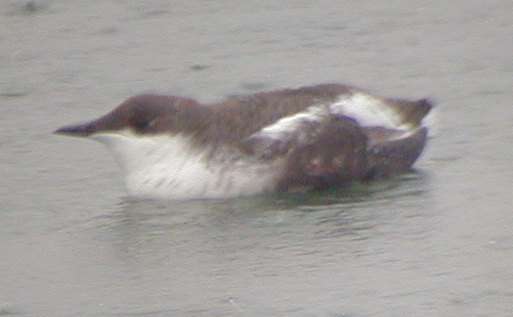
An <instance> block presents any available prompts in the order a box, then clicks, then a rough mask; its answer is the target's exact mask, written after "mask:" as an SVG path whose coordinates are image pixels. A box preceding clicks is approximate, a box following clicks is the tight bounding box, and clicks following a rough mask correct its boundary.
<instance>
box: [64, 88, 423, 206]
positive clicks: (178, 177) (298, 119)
mask: <svg viewBox="0 0 513 317" xmlns="http://www.w3.org/2000/svg"><path fill="white" fill-rule="evenodd" d="M432 108H433V103H432V102H431V101H430V100H429V99H427V98H423V99H416V100H409V99H402V98H388V97H381V96H377V95H374V94H371V93H369V92H367V91H366V90H363V89H360V88H357V87H354V86H350V85H345V84H339V83H327V84H318V85H310V86H302V87H298V88H287V89H276V90H272V91H263V92H257V93H253V94H248V95H233V96H229V97H226V98H225V99H223V100H220V101H216V102H211V103H200V102H199V101H197V100H195V99H192V98H188V97H181V96H173V95H162V94H140V95H136V96H132V97H129V98H128V99H126V100H125V101H123V102H122V103H121V104H120V105H118V106H117V107H116V108H114V109H113V110H112V111H111V112H109V113H107V114H105V115H104V116H101V117H99V118H98V119H95V120H92V121H88V122H85V123H78V124H72V125H67V126H63V127H61V128H59V129H57V130H56V131H55V133H57V134H61V135H68V136H74V137H83V138H88V139H92V140H95V141H99V142H101V143H103V144H105V145H106V146H107V148H109V149H110V150H111V151H112V153H113V155H114V158H115V160H116V161H117V162H118V163H119V165H120V167H121V170H122V171H123V174H124V179H125V185H126V189H127V192H128V195H129V196H132V197H136V198H155V199H178V200H182V199H224V198H233V197H239V196H249V195H258V194H265V193H276V192H294V193H298V192H299V193H304V192H308V191H312V190H324V189H327V188H335V187H347V186H350V185H351V184H353V183H355V182H359V183H365V182H370V181H372V180H376V179H382V178H388V177H392V176H394V175H398V174H401V173H404V172H407V171H409V170H411V169H412V165H413V164H414V163H415V161H416V160H417V159H418V158H419V156H420V155H421V153H422V152H423V150H424V148H425V146H426V143H427V140H428V139H429V135H430V131H429V129H430V124H431V123H430V121H431V120H429V119H428V118H429V117H430V116H429V115H428V114H430V113H432V112H433V111H431V110H432Z"/></svg>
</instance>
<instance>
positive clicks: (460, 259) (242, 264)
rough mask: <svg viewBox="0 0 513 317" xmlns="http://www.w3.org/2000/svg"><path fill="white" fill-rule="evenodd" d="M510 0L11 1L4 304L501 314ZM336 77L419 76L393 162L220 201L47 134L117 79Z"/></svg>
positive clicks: (244, 81)
mask: <svg viewBox="0 0 513 317" xmlns="http://www.w3.org/2000/svg"><path fill="white" fill-rule="evenodd" d="M512 12H513V3H512V2H511V1H509V0H503V1H499V0H497V1H493V0H491V1H487V2H486V3H484V2H482V1H463V0H460V1H452V2H450V3H449V2H445V1H422V0H413V1H398V0H397V1H387V2H386V3H385V2H383V1H359V2H355V1H317V2H312V1H287V2H282V1H281V2H277V1H263V2H262V1H230V0H223V1H175V2H173V3H170V2H168V1H157V0H155V1H145V2H130V1H101V2H95V3H94V4H91V3H90V2H86V1H62V0H53V1H52V0H48V1H44V0H41V1H37V0H36V1H22V0H18V1H2V2H1V3H0V48H1V49H0V104H1V106H0V107H1V108H0V109H1V116H0V173H1V174H0V176H1V177H0V179H1V183H0V185H1V186H0V207H1V208H0V281H1V284H0V315H2V316H329V317H334V316H337V317H342V316H343V317H367V316H511V315H512V314H513V287H512V285H513V270H512V267H513V229H512V224H513V208H512V207H511V193H512V181H511V180H512V179H513V171H512V168H511V167H512V163H511V162H512V158H513V150H512V148H511V144H513V129H512V126H513V125H512V123H511V122H513V107H512V101H511V100H513V90H512V89H511V87H513V60H512V57H511V56H512V55H511V52H513V41H512V37H511V35H512V34H513V13H512ZM329 81H339V82H346V83H351V84H354V85H357V86H360V87H364V88H369V89H370V90H372V91H374V92H377V93H379V94H383V95H389V96H403V97H415V98H418V97H425V96H430V97H432V98H434V100H435V101H436V102H437V105H438V110H439V119H440V123H439V127H438V137H437V138H436V139H434V140H433V141H432V142H431V144H430V146H429V148H428V149H427V151H426V153H425V155H424V156H423V157H422V158H421V160H420V161H419V162H418V164H417V165H416V166H417V171H416V172H415V173H412V174H408V175H405V176H403V177H400V178H397V179H394V180H390V181H385V182H379V183H375V184H373V185H371V186H369V187H359V188H354V189H352V190H350V191H331V192H325V193H312V194H309V195H304V196H301V195H299V196H298V195H277V196H272V197H253V198H244V199H234V200H226V201H215V202H212V201H195V202H180V203H177V202H148V201H131V200H130V199H129V198H127V197H126V196H125V193H124V189H123V185H122V182H121V177H120V173H119V171H118V168H117V166H116V165H115V163H114V161H113V159H112V158H111V156H110V155H109V154H108V153H107V151H106V149H104V148H103V147H102V146H100V145H98V144H95V143H93V142H89V141H83V140H77V139H72V138H64V137H60V136H55V135H53V134H51V132H52V131H53V130H54V129H55V128H57V127H59V126H61V125H63V124H69V123H72V122H76V121H80V120H83V119H91V118H94V117H96V116H98V115H100V114H103V113H105V112H107V111H108V110H110V109H112V108H113V107H114V106H115V105H117V104H118V103H119V102H121V101H122V100H123V99H124V98H126V97H128V96H130V95H132V94H135V93H140V92H145V91H158V92H164V93H172V94H180V95H188V96H192V97H195V98H198V99H200V100H204V101H205V100H213V99H217V98H220V97H222V96H225V95H229V94H233V93H250V92H254V91H258V90H267V89H274V88H278V87H286V86H289V87H293V86H299V85H304V84H310V83H320V82H329Z"/></svg>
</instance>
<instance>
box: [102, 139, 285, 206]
mask: <svg viewBox="0 0 513 317" xmlns="http://www.w3.org/2000/svg"><path fill="white" fill-rule="evenodd" d="M93 138H94V139H96V140H98V141H100V142H102V143H104V144H106V145H107V146H108V147H109V148H110V149H112V150H113V152H114V156H115V157H116V159H117V161H118V162H119V164H120V165H121V167H122V168H123V170H124V172H125V183H126V188H127V190H128V193H129V194H130V195H131V196H135V197H140V198H158V199H203V198H228V197H237V196H245V195H255V194H259V193H263V192H267V191H272V190H273V189H274V184H275V178H276V176H277V175H276V170H275V167H276V166H273V165H270V164H262V163H257V162H256V161H255V160H252V159H250V158H247V157H243V156H241V155H239V154H238V153H237V152H236V151H235V150H231V149H229V148H226V149H222V150H220V151H218V152H217V154H215V155H213V156H211V155H210V154H211V153H209V151H210V149H209V148H205V149H198V148H193V147H192V146H191V142H190V140H189V139H188V138H187V137H184V136H181V135H177V136H174V137H171V136H137V135H134V134H132V133H130V132H128V131H122V132H121V133H103V134H97V135H95V136H94V137H93ZM274 164H278V163H277V162H275V163H274ZM273 171H274V173H273Z"/></svg>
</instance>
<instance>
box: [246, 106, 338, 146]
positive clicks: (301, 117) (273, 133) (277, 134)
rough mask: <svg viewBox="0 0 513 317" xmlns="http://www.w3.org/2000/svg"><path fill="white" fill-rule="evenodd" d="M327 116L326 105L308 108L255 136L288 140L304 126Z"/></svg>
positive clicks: (279, 121)
mask: <svg viewBox="0 0 513 317" xmlns="http://www.w3.org/2000/svg"><path fill="white" fill-rule="evenodd" d="M328 114H329V112H328V109H327V107H326V105H322V104H319V105H315V106H310V107H308V108H307V109H306V111H304V112H300V113H297V114H295V115H292V116H289V117H285V118H282V119H280V120H278V121H277V122H276V123H274V124H271V125H269V126H267V127H265V128H263V129H262V130H260V131H259V132H257V133H256V134H255V135H260V136H266V137H269V138H273V139H280V140H284V139H288V138H290V137H291V135H292V134H296V133H297V131H298V130H299V129H301V128H302V127H304V126H305V125H308V124H312V123H319V122H321V121H322V120H323V119H324V118H325V117H326V116H327V115H328Z"/></svg>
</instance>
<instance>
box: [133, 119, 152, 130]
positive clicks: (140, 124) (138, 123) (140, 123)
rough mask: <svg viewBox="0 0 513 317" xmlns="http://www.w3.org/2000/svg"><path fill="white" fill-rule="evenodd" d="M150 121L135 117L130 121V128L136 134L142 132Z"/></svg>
mask: <svg viewBox="0 0 513 317" xmlns="http://www.w3.org/2000/svg"><path fill="white" fill-rule="evenodd" d="M149 123H150V121H148V120H147V119H146V118H145V117H144V116H135V117H134V118H133V119H132V126H133V127H134V130H135V131H137V132H142V131H144V130H145V129H146V128H148V126H149Z"/></svg>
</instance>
